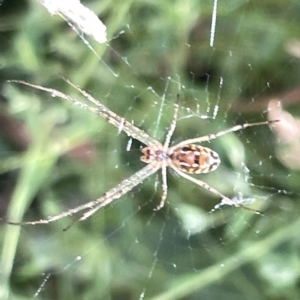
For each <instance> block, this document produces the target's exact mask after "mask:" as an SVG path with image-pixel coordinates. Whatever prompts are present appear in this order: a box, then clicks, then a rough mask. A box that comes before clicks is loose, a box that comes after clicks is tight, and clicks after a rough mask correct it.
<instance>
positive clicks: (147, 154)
mask: <svg viewBox="0 0 300 300" xmlns="http://www.w3.org/2000/svg"><path fill="white" fill-rule="evenodd" d="M64 80H65V81H66V82H67V83H68V84H70V85H71V86H72V87H73V88H75V89H76V90H78V91H79V92H80V93H81V94H82V95H83V96H84V97H85V98H86V99H87V100H88V101H90V102H91V103H93V104H94V105H95V106H96V107H93V106H89V105H87V104H84V103H82V102H80V101H78V100H76V99H74V98H73V97H71V96H69V95H67V94H64V93H62V92H60V91H58V90H55V89H52V88H46V87H43V86H39V85H34V84H30V83H27V82H25V81H19V80H12V81H11V82H16V83H20V84H23V85H27V86H30V87H32V88H35V89H39V90H42V91H45V92H48V93H50V94H51V95H52V96H53V97H59V98H61V99H65V100H67V101H70V102H72V103H73V104H75V105H78V106H80V107H82V108H84V109H88V110H90V111H92V112H93V113H95V114H97V115H100V116H101V117H103V118H104V119H106V120H107V122H109V123H110V124H112V125H114V126H116V127H117V128H118V129H119V130H120V131H124V132H125V133H126V134H127V135H128V136H130V137H132V138H134V139H137V140H139V141H140V142H141V143H143V144H145V145H146V147H144V148H143V149H142V150H141V151H142V153H143V155H142V156H141V160H142V161H143V162H144V163H146V166H144V167H143V168H142V169H141V170H139V171H137V172H136V173H134V174H133V175H131V176H130V177H128V178H126V179H124V180H123V181H121V182H120V183H119V184H118V185H117V186H115V187H113V188H112V189H110V190H109V191H107V192H106V193H104V194H103V195H102V196H101V197H99V198H98V199H96V200H93V201H90V202H88V203H86V204H83V205H80V206H77V207H75V208H71V209H69V210H67V211H65V212H62V213H60V214H57V215H54V216H49V217H47V218H46V219H41V220H36V221H25V222H10V221H8V223H9V224H11V225H28V224H30V225H36V224H48V223H51V222H54V221H57V220H59V219H62V218H64V217H67V216H71V215H73V214H76V213H78V212H81V211H85V212H84V213H83V214H82V215H81V217H80V218H78V219H77V220H76V221H74V222H72V223H71V224H70V225H69V226H68V227H67V228H65V229H64V230H67V229H68V228H69V227H71V226H72V224H74V223H75V222H78V221H83V220H86V219H87V218H89V217H90V216H92V215H93V214H94V213H95V212H96V211H98V210H99V209H100V208H102V207H104V206H106V205H108V204H109V203H111V202H112V201H114V200H116V199H119V198H120V197H122V196H123V195H125V194H126V193H128V192H129V191H131V190H132V189H133V188H134V187H136V186H137V185H138V184H140V183H142V182H143V181H144V180H145V179H146V178H147V177H149V176H150V175H152V174H154V173H156V172H157V171H158V170H159V169H161V170H162V196H161V201H160V203H159V205H158V206H157V207H156V208H155V210H159V209H161V208H162V207H163V206H164V204H165V200H166V198H167V192H168V186H167V167H169V168H171V169H173V170H174V171H175V172H176V173H177V174H179V175H180V176H181V177H184V178H186V179H188V180H190V181H192V182H194V183H195V184H197V185H199V186H201V187H202V188H204V189H206V190H208V191H210V192H212V193H213V194H215V195H217V196H219V197H220V198H221V202H220V203H219V204H217V205H216V206H215V208H217V207H220V206H221V205H230V206H235V207H241V208H244V209H247V210H251V211H253V212H255V213H257V214H262V213H261V212H259V211H257V210H254V209H251V208H249V207H246V206H243V205H242V204H240V203H238V202H237V201H234V200H232V199H230V198H228V197H226V196H225V195H223V194H222V193H220V192H219V191H217V190H216V189H214V188H213V187H211V186H210V185H208V184H207V183H206V182H204V181H202V180H200V179H196V178H194V177H192V176H190V175H188V174H202V173H208V172H212V171H214V170H216V169H217V168H218V166H219V164H220V162H221V161H220V158H219V155H218V154H217V153H216V152H215V151H213V150H211V149H209V148H207V147H203V146H200V145H198V144H200V143H203V142H210V141H211V140H214V139H216V138H218V137H221V136H223V135H225V134H227V133H230V132H233V131H238V130H241V129H245V128H247V127H252V126H259V125H267V124H271V123H274V122H277V121H278V120H274V121H263V122H256V123H245V124H241V125H236V126H233V127H231V128H229V129H226V130H223V131H220V132H217V133H213V134H208V135H206V136H202V137H197V138H193V139H188V140H185V141H182V142H180V143H178V144H177V145H175V146H171V147H170V142H171V138H172V135H173V133H174V130H175V127H176V123H177V115H178V109H179V106H178V96H177V102H176V103H175V104H174V115H173V119H172V121H171V124H170V127H169V130H168V132H167V135H166V139H165V142H164V143H163V144H162V143H160V142H158V141H157V140H156V139H154V138H152V137H151V136H149V135H148V134H147V133H146V132H145V131H143V130H141V129H139V128H138V127H136V126H134V125H133V124H132V123H130V122H128V121H126V120H125V119H124V118H122V117H120V116H118V115H117V114H115V113H114V112H112V111H111V110H110V109H108V108H107V107H106V106H104V105H103V104H101V103H100V102H99V101H97V100H96V99H95V98H94V97H93V96H91V95H90V94H89V93H87V92H86V91H84V90H82V89H81V88H79V87H78V86H76V85H75V84H73V83H72V82H70V81H69V80H68V79H64Z"/></svg>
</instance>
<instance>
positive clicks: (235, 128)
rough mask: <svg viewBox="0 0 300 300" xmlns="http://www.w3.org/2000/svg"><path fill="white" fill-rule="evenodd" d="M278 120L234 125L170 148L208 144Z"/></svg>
mask: <svg viewBox="0 0 300 300" xmlns="http://www.w3.org/2000/svg"><path fill="white" fill-rule="evenodd" d="M279 121H280V120H273V121H264V122H255V123H245V124H241V125H236V126H233V127H231V128H228V129H226V130H223V131H220V132H217V133H212V134H208V135H206V136H202V137H198V138H194V139H189V140H186V141H183V142H180V143H178V144H177V145H175V146H173V147H172V148H178V147H182V146H185V145H188V144H195V143H203V142H209V141H211V140H214V139H216V138H218V137H220V136H222V135H225V134H227V133H230V132H233V131H238V130H242V129H245V128H247V127H253V126H261V125H268V124H272V123H275V122H279Z"/></svg>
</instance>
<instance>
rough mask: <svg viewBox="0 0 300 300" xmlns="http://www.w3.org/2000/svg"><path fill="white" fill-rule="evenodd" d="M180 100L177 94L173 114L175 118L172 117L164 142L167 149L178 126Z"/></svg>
mask: <svg viewBox="0 0 300 300" xmlns="http://www.w3.org/2000/svg"><path fill="white" fill-rule="evenodd" d="M178 101H179V95H177V100H176V102H175V103H174V115H173V119H172V122H171V125H170V128H169V131H168V133H167V136H166V140H165V143H164V150H165V151H166V150H167V149H168V148H169V145H170V141H171V138H172V135H173V133H174V131H175V128H176V123H177V115H178V109H179V105H178Z"/></svg>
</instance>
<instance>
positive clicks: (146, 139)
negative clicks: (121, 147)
mask: <svg viewBox="0 0 300 300" xmlns="http://www.w3.org/2000/svg"><path fill="white" fill-rule="evenodd" d="M63 79H64V80H65V81H66V82H67V83H68V84H69V85H71V86H72V87H74V88H75V89H76V90H77V91H79V92H80V93H81V94H82V95H83V96H84V97H85V98H86V99H87V100H88V101H90V102H92V103H93V104H95V105H97V108H96V107H92V106H89V105H87V104H85V103H82V102H80V101H78V100H76V99H75V98H73V97H71V96H68V95H66V94H65V93H62V92H60V91H58V90H56V89H52V88H46V87H43V86H40V85H35V84H31V83H28V82H26V81H22V80H10V82H16V83H20V84H23V85H27V86H30V87H32V88H35V89H38V90H42V91H45V92H47V93H50V94H51V95H52V96H53V97H59V98H61V99H64V100H67V101H69V102H71V103H73V104H75V105H77V106H79V107H81V108H83V109H88V110H90V111H91V112H93V113H94V114H96V115H99V116H101V117H102V118H104V119H105V120H107V122H108V123H110V124H112V125H114V126H115V127H116V128H117V129H118V130H119V132H121V131H124V132H125V133H126V134H127V135H128V136H131V137H132V138H134V139H136V140H139V141H140V142H141V143H143V144H145V145H147V146H149V145H151V144H154V145H157V144H159V143H158V142H157V141H156V140H155V139H154V138H152V137H151V136H149V135H148V134H147V133H146V132H145V131H143V130H141V129H139V128H138V127H136V126H134V125H133V124H132V123H130V122H128V121H126V120H125V119H124V118H122V117H120V116H118V115H117V114H116V113H114V112H113V111H111V110H110V109H109V108H108V107H106V106H105V105H103V104H101V103H100V102H99V101H97V100H96V99H95V98H94V97H93V96H92V95H90V94H89V93H87V92H86V91H84V90H82V89H81V88H79V87H78V86H76V85H75V84H73V83H72V82H70V81H69V80H68V79H66V78H63Z"/></svg>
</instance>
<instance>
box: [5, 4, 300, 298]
mask: <svg viewBox="0 0 300 300" xmlns="http://www.w3.org/2000/svg"><path fill="white" fill-rule="evenodd" d="M82 3H83V4H85V5H86V6H88V7H89V8H91V9H92V10H93V11H94V12H95V13H97V14H98V15H99V16H100V18H101V20H102V21H103V22H104V23H105V24H106V26H107V29H108V39H109V42H108V43H107V44H102V45H100V44H97V43H96V42H94V41H93V40H91V39H90V38H89V37H86V39H87V40H88V41H89V43H90V46H91V47H93V49H94V50H95V52H96V53H97V55H96V54H95V53H94V52H93V51H91V49H90V48H89V47H88V46H87V45H86V44H85V43H84V42H83V40H82V39H80V37H79V36H78V35H77V34H76V33H75V32H74V31H73V30H72V29H71V28H70V26H68V24H67V23H66V22H65V21H64V20H63V19H62V18H60V17H58V16H51V15H50V14H49V13H48V12H47V10H46V9H45V8H44V7H42V6H41V5H40V4H39V3H38V2H36V1H29V0H27V1H25V0H4V1H3V0H2V1H1V3H0V4H1V5H0V32H1V34H0V52H1V55H0V67H1V68H0V88H1V99H0V100H1V103H0V105H1V110H0V159H1V160H0V172H1V173H0V204H1V205H0V211H1V217H2V218H3V219H4V220H5V219H9V220H12V221H20V220H36V219H40V218H45V217H47V216H49V215H53V214H57V213H59V212H62V211H65V210H67V209H68V208H71V207H75V206H77V205H79V204H81V203H84V202H86V201H90V200H92V199H95V198H97V197H98V196H99V195H101V194H102V193H104V192H105V191H107V190H108V189H109V188H111V187H113V186H114V185H116V184H117V183H119V182H120V181H121V180H122V179H124V178H126V177H128V176H129V175H131V174H133V173H134V172H135V171H137V170H138V169H140V168H141V167H142V166H143V163H141V162H140V161H139V157H140V148H141V146H142V145H141V144H140V143H139V142H138V141H133V142H132V145H131V148H130V151H126V147H127V146H128V142H130V139H129V138H128V137H127V136H126V135H125V134H124V133H119V132H118V130H117V129H116V128H114V127H113V126H111V125H109V124H107V122H106V121H105V120H103V119H102V118H100V117H98V116H95V115H93V114H92V113H90V112H87V111H84V110H82V109H80V108H79V107H75V106H72V105H71V104H69V103H66V102H64V101H61V100H60V99H58V98H53V97H51V95H49V94H47V93H44V92H40V91H37V90H34V89H32V88H28V87H24V86H20V85H18V84H15V83H11V82H7V81H8V80H11V79H22V80H26V81H28V82H30V83H33V84H41V85H44V86H47V87H52V88H55V89H58V90H61V91H64V92H65V93H67V94H69V95H72V96H74V97H76V98H79V99H81V100H82V101H84V99H82V97H80V95H78V93H76V91H75V90H74V89H72V88H71V87H70V86H68V85H67V84H66V83H65V82H64V81H63V80H62V79H61V78H60V76H59V75H62V76H64V77H67V78H69V79H70V80H71V81H72V82H74V83H75V84H77V85H78V86H80V87H81V88H83V89H85V90H87V91H89V92H90V93H92V94H93V95H94V96H95V98H97V99H98V100H99V101H100V102H102V103H103V104H105V105H107V106H108V107H109V108H110V109H112V110H113V111H115V112H116V113H118V114H119V115H121V116H122V117H124V118H126V119H127V120H129V121H133V122H134V124H135V125H137V126H139V127H140V128H142V129H144V130H146V131H147V132H148V133H150V134H151V135H153V136H155V137H156V138H158V139H159V140H160V141H163V140H164V136H165V133H166V130H167V128H168V124H169V123H170V120H171V118H172V114H173V103H174V101H175V99H176V94H178V93H179V94H180V112H179V121H178V123H177V129H176V132H175V134H174V137H173V141H174V143H175V142H179V141H181V140H185V139H188V138H191V137H196V136H202V135H206V134H208V133H212V132H217V131H220V130H223V129H226V128H229V127H230V126H233V125H235V124H238V123H243V122H246V121H247V122H248V121H249V122H250V121H258V120H266V119H267V118H268V107H269V108H270V107H273V112H276V114H274V113H273V114H272V115H270V114H269V117H271V118H272V117H273V118H274V117H275V118H279V119H282V120H283V121H284V122H281V124H282V125H280V126H279V127H274V128H273V131H271V130H270V128H269V127H268V126H265V127H259V128H251V129H249V130H248V129H247V130H245V131H242V132H238V133H235V134H230V135H227V136H224V137H222V138H220V139H218V140H216V141H213V142H211V143H210V144H211V147H212V148H214V150H217V151H218V153H219V154H220V157H221V159H222V165H221V167H220V168H219V169H218V170H217V171H215V172H213V173H211V174H207V175H199V178H201V179H203V180H205V181H206V182H207V183H209V184H211V185H212V186H213V187H215V188H216V189H218V190H219V191H220V192H222V193H223V194H225V195H227V196H228V197H232V198H233V197H240V198H241V199H244V200H246V199H249V200H255V201H254V203H252V204H251V203H250V204H249V205H250V206H251V207H253V208H255V209H259V210H261V211H263V212H264V214H265V215H264V216H260V215H256V214H252V213H251V212H249V211H245V210H242V209H237V208H233V207H221V208H220V209H218V210H216V211H213V212H212V211H211V209H212V208H213V207H214V205H216V204H217V203H218V202H219V200H220V199H218V198H217V197H215V196H214V195H213V194H211V193H209V192H207V191H205V190H203V189H201V188H200V187H198V186H195V185H194V184H192V183H190V182H186V181H185V180H184V179H181V178H178V177H177V176H174V174H173V173H172V172H169V174H168V175H169V176H168V178H169V179H168V180H169V194H168V199H167V200H168V202H167V204H166V206H165V207H164V208H163V209H162V210H161V211H159V212H155V211H153V208H154V207H155V206H156V205H157V204H158V203H159V201H160V195H161V187H160V175H158V176H152V177H151V178H149V179H147V180H146V181H145V182H144V183H143V184H141V185H140V186H138V187H137V188H135V189H134V190H133V191H132V192H130V193H128V194H127V195H125V196H124V197H122V198H121V199H120V200H118V201H116V202H115V203H113V204H112V205H110V206H109V207H106V208H104V209H102V210H101V211H99V212H98V213H97V214H96V215H94V216H93V217H91V218H90V219H88V220H87V221H85V222H82V223H80V224H76V225H74V226H73V227H72V228H71V229H70V230H69V231H67V232H63V231H62V229H63V228H64V227H65V226H67V225H68V224H70V222H72V220H73V219H74V218H66V219H63V220H60V221H57V222H54V223H52V224H48V225H37V226H24V227H21V228H20V227H17V226H7V225H5V222H2V224H1V232H0V243H1V244H0V246H1V249H2V251H1V266H0V272H1V278H0V281H1V283H0V298H1V299H32V298H35V299H113V300H115V299H161V300H165V299H220V300H225V299H230V300H234V299H272V300H277V299H281V300H282V299H299V294H300V287H299V270H300V260H299V252H300V251H299V242H300V239H299V234H298V233H299V230H300V221H299V217H298V211H299V208H300V203H299V192H300V188H299V180H300V178H299V168H298V166H299V161H298V160H299V158H298V150H299V145H298V144H299V125H298V123H299V122H298V117H297V116H298V115H299V108H300V106H299V99H300V92H299V68H300V54H299V53H300V46H299V43H300V42H299V41H300V30H299V29H300V19H299V15H300V3H299V1H295V0H294V1H292V0H289V1H280V0H275V1H261V2H259V1H254V0H249V1H244V0H239V1H236V0H235V1H219V3H218V10H217V22H216V31H215V41H214V45H213V47H211V46H210V43H209V41H210V37H211V32H210V29H211V20H212V12H213V4H214V3H213V1H207V0H188V1H180V0H166V1H143V0H136V1H129V0H126V1H108V0H102V1H98V0H94V1H92V0H91V1H82ZM271 100H273V101H275V102H272V103H273V106H270V101H271ZM278 100H280V101H281V104H282V107H279V106H278ZM274 103H275V104H274ZM276 103H277V104H276ZM215 109H218V111H217V114H216V116H215V117H214V118H213V116H214V110H215ZM205 116H208V118H206V119H205ZM290 137H293V138H290ZM249 202H251V201H249ZM252 202H253V201H252ZM75 219H76V217H75Z"/></svg>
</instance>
